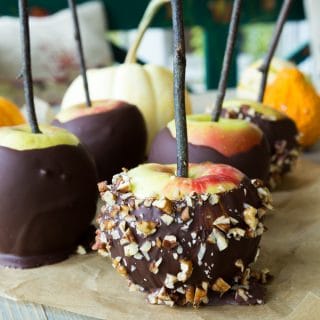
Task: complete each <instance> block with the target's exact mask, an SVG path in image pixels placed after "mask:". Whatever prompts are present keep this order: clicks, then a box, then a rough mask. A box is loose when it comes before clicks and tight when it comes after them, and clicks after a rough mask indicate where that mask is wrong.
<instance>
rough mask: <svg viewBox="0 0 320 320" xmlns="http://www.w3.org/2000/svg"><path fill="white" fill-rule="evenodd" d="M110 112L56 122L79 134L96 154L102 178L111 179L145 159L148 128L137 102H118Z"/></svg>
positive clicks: (100, 177) (92, 152)
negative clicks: (136, 104)
mask: <svg viewBox="0 0 320 320" xmlns="http://www.w3.org/2000/svg"><path fill="white" fill-rule="evenodd" d="M118 104H119V105H118V106H117V107H116V108H115V109H112V110H110V111H107V112H103V113H99V114H94V115H88V116H83V117H79V118H76V119H73V120H70V121H67V122H64V123H63V122H60V121H58V120H54V121H53V122H52V124H53V125H54V126H57V127H61V128H64V129H67V130H68V131H70V132H72V133H73V134H75V135H76V136H77V137H78V138H79V139H80V141H81V142H82V143H83V144H84V145H85V146H86V148H87V149H88V151H89V152H90V153H91V155H92V156H93V158H94V160H95V163H96V166H97V171H98V181H104V180H107V181H109V182H111V179H112V176H113V175H114V174H116V173H118V172H120V171H121V170H122V168H127V169H130V168H133V167H135V166H137V165H138V164H140V163H142V162H143V161H144V160H145V151H146V144H147V130H146V125H145V122H144V119H143V116H142V114H141V112H140V111H139V109H138V108H137V107H135V106H134V105H131V104H128V103H125V102H121V101H119V102H118Z"/></svg>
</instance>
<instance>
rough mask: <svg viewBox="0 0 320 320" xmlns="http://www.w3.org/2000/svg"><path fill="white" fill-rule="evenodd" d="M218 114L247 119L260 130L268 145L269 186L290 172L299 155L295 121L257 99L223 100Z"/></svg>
mask: <svg viewBox="0 0 320 320" xmlns="http://www.w3.org/2000/svg"><path fill="white" fill-rule="evenodd" d="M221 116H222V117H223V118H229V119H242V120H246V121H249V122H251V123H254V124H255V125H257V126H258V127H259V128H260V129H261V130H262V131H263V133H264V135H265V137H266V139H267V141H268V143H269V145H270V171H269V174H268V179H267V182H268V185H269V186H270V187H271V188H275V187H276V186H277V185H278V184H279V183H280V182H281V180H282V177H283V176H284V175H285V174H286V173H288V172H290V171H292V169H293V167H294V165H295V163H296V161H297V159H298V156H299V154H300V146H299V143H298V140H297V138H298V130H297V127H296V125H295V123H294V121H293V120H291V119H290V118H289V117H287V116H286V115H285V114H283V113H281V112H279V111H277V110H275V109H272V108H270V107H268V106H266V105H263V104H261V103H259V102H254V101H250V100H240V99H237V100H230V101H225V103H224V104H223V110H222V113H221Z"/></svg>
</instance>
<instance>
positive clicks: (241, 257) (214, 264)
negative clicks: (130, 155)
mask: <svg viewBox="0 0 320 320" xmlns="http://www.w3.org/2000/svg"><path fill="white" fill-rule="evenodd" d="M175 172H176V166H175V165H160V164H153V163H150V164H144V165H140V166H139V167H137V168H135V169H132V170H129V171H128V172H123V173H121V174H119V175H117V176H114V178H113V184H111V185H106V184H105V183H100V185H99V187H100V191H101V195H102V200H103V201H104V206H103V209H102V212H101V215H100V216H99V218H98V225H99V229H98V232H97V236H96V244H95V248H96V249H98V250H99V251H100V253H101V254H103V255H105V254H109V255H110V257H111V259H112V264H113V266H114V268H115V269H116V270H117V271H118V272H119V273H120V274H121V275H123V276H125V277H127V278H128V280H129V283H130V284H131V286H132V288H135V289H137V290H139V291H143V292H146V293H147V294H148V301H149V302H150V303H152V304H165V305H169V306H172V305H174V304H179V305H188V304H191V305H193V306H199V305H201V304H207V303H209V302H210V303H215V302H216V303H218V301H220V304H221V303H223V302H226V300H225V299H227V297H228V300H229V301H233V303H234V302H236V303H239V304H259V303H262V301H263V297H262V295H261V290H258V288H256V287H255V285H254V279H250V278H251V275H250V272H251V268H250V266H249V265H250V264H251V263H252V262H253V261H254V260H255V258H256V256H257V254H258V252H259V250H258V249H259V242H260V238H261V235H262V233H263V231H264V226H263V215H264V214H265V211H266V209H267V208H269V207H270V195H269V192H268V190H267V189H265V188H264V187H263V186H262V183H261V182H260V181H258V180H249V179H248V178H247V177H246V176H245V175H244V174H243V173H241V172H240V171H238V170H237V169H235V168H233V167H230V166H227V165H220V164H212V163H209V162H207V163H201V164H190V166H189V176H188V177H187V178H183V177H176V176H175ZM251 281H253V283H252V285H250V283H251ZM235 288H238V289H235ZM240 288H247V289H240ZM248 288H249V289H248Z"/></svg>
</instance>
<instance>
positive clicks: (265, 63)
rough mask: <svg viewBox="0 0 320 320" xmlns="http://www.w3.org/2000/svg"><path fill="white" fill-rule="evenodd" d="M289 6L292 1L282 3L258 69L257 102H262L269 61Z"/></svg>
mask: <svg viewBox="0 0 320 320" xmlns="http://www.w3.org/2000/svg"><path fill="white" fill-rule="evenodd" d="M291 4H292V0H285V1H284V2H283V5H282V7H281V10H280V13H279V17H278V20H277V23H276V27H275V30H274V33H273V36H272V39H271V44H270V48H269V51H268V53H267V55H266V57H265V60H264V61H263V63H262V65H261V66H260V67H259V69H258V70H259V71H260V72H261V73H262V79H261V84H260V90H259V95H258V102H263V98H264V93H265V90H266V86H267V81H268V73H269V68H270V64H271V60H272V57H273V56H274V53H275V51H276V48H277V46H278V43H279V39H280V35H281V32H282V30H283V26H284V23H285V22H286V19H287V16H288V13H289V10H290V7H291Z"/></svg>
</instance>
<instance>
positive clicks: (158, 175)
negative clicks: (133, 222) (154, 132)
mask: <svg viewBox="0 0 320 320" xmlns="http://www.w3.org/2000/svg"><path fill="white" fill-rule="evenodd" d="M175 174H176V165H175V164H168V165H161V164H156V163H148V164H143V165H140V166H138V167H136V168H134V169H132V170H129V171H128V176H129V177H130V180H131V188H132V191H133V193H134V194H135V196H136V197H137V198H138V199H145V198H150V197H154V198H164V197H165V198H168V199H170V200H178V199H180V198H183V197H184V196H186V195H189V194H190V193H192V192H196V193H199V194H200V193H211V194H214V193H219V192H223V191H228V190H232V189H234V188H237V187H238V186H239V184H240V182H241V180H242V179H243V177H244V175H243V174H242V173H241V172H240V171H239V170H237V169H235V168H233V167H231V166H228V165H223V164H212V163H210V162H206V163H199V164H189V176H188V177H187V178H181V177H177V176H175Z"/></svg>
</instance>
